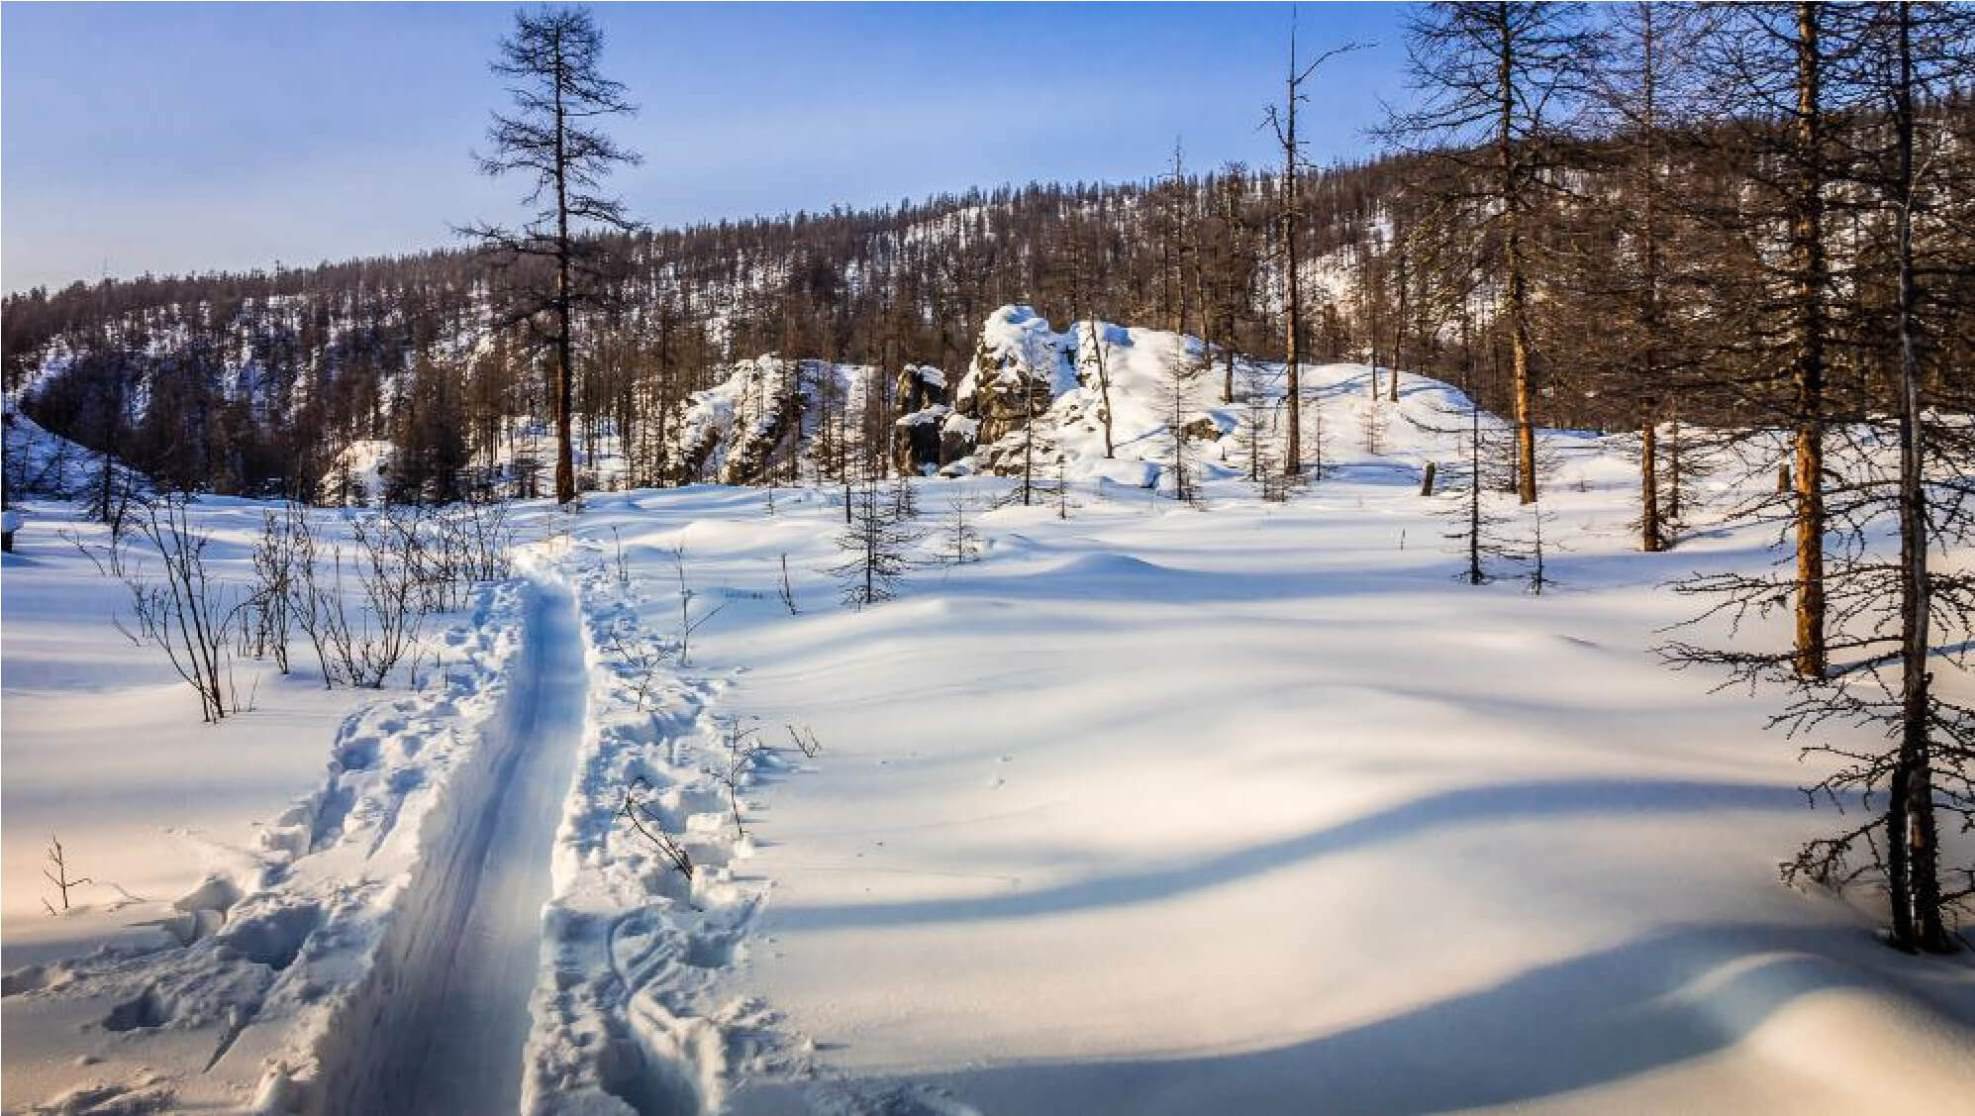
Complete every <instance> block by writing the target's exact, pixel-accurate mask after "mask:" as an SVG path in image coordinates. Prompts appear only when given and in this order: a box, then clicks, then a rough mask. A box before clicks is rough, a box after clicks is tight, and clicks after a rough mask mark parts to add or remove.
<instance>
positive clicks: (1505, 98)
mask: <svg viewBox="0 0 1975 1116" xmlns="http://www.w3.org/2000/svg"><path fill="white" fill-rule="evenodd" d="M1582 15H1583V9H1582V5H1579V4H1571V3H1556V4H1546V3H1534V2H1519V3H1507V2H1498V3H1480V4H1455V3H1441V4H1433V5H1430V6H1428V7H1427V8H1425V9H1424V10H1423V12H1422V14H1421V15H1419V16H1418V17H1416V18H1414V19H1413V20H1412V22H1411V25H1410V27H1409V29H1408V38H1409V40H1410V41H1409V44H1408V54H1409V59H1410V68H1411V71H1412V78H1413V85H1414V87H1415V88H1416V89H1418V90H1419V91H1420V92H1421V93H1422V94H1423V100H1422V101H1421V102H1420V103H1419V105H1418V106H1417V107H1415V108H1412V109H1409V110H1406V111H1404V112H1399V113H1396V114H1394V116H1393V118H1392V120H1391V121H1390V123H1389V124H1388V125H1387V127H1386V129H1385V134H1386V135H1387V136H1388V137H1391V138H1393V139H1395V140H1397V141H1399V142H1400V143H1403V144H1408V145H1414V146H1420V145H1424V146H1426V147H1427V148H1429V149H1431V150H1432V151H1433V152H1434V153H1435V155H1436V157H1439V158H1444V159H1451V160H1454V161H1457V162H1460V163H1463V164H1474V166H1473V167H1471V168H1470V169H1473V170H1475V171H1476V172H1477V173H1479V172H1480V170H1481V169H1482V168H1481V165H1480V161H1481V160H1483V159H1488V160H1492V163H1493V166H1492V168H1491V169H1492V172H1493V173H1492V178H1493V182H1492V185H1491V186H1490V187H1489V188H1488V190H1487V192H1486V201H1487V203H1488V205H1487V209H1486V210H1485V212H1487V213H1488V214H1489V217H1488V220H1489V223H1490V224H1492V225H1494V226H1495V228H1496V231H1497V235H1498V237H1499V241H1500V247H1501V255H1500V261H1501V262H1500V274H1499V279H1500V284H1499V287H1500V290H1501V292H1502V294H1501V310H1500V313H1501V317H1502V318H1503V320H1504V322H1505V324H1506V326H1507V330H1508V334H1509V345H1510V358H1511V365H1512V371H1511V390H1512V391H1513V394H1514V402H1515V433H1516V437H1515V447H1516V457H1515V460H1516V486H1517V494H1518V495H1519V497H1520V498H1521V500H1522V502H1523V503H1525V504H1530V503H1534V502H1535V501H1536V496H1537V491H1536V490H1537V476H1536V416H1535V398H1536V391H1535V387H1534V370H1533V367H1532V361H1531V340H1530V338H1531V310H1530V286H1531V280H1532V275H1531V259H1530V251H1531V241H1530V232H1531V226H1532V224H1533V222H1534V221H1535V220H1536V219H1537V218H1538V216H1539V215H1540V208H1541V206H1542V205H1543V204H1544V203H1545V200H1546V195H1547V194H1548V193H1549V192H1550V191H1552V190H1554V189H1555V188H1556V184H1555V182H1554V179H1553V178H1552V177H1551V176H1550V175H1549V173H1548V172H1550V171H1552V170H1553V169H1554V168H1555V163H1554V160H1555V154H1554V146H1555V145H1553V144H1551V143H1549V142H1548V141H1549V140H1550V139H1552V138H1553V136H1554V134H1555V133H1556V131H1557V130H1558V129H1559V126H1560V123H1561V118H1562V117H1563V115H1564V114H1566V113H1567V112H1569V111H1570V110H1571V109H1572V108H1573V107H1574V105H1575V102H1576V98H1577V95H1578V94H1580V93H1581V92H1582V91H1583V89H1584V86H1585V83H1586V81H1587V80H1588V74H1587V71H1588V67H1589V64H1590V63H1591V62H1592V60H1593V59H1594V57H1595V53H1594V49H1593V48H1594V44H1595V40H1594V39H1593V38H1592V37H1591V36H1590V35H1589V33H1588V32H1586V30H1585V29H1584V28H1583V26H1582Z"/></svg>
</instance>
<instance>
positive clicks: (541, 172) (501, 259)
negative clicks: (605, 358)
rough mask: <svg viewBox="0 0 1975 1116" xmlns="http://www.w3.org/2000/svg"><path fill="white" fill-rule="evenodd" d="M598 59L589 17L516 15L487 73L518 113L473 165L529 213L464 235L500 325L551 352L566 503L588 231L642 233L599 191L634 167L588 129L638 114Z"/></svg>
mask: <svg viewBox="0 0 1975 1116" xmlns="http://www.w3.org/2000/svg"><path fill="white" fill-rule="evenodd" d="M602 52H603V32H601V31H600V30H598V29H597V25H596V23H595V21H594V20H592V19H591V17H590V13H589V12H588V11H587V10H585V9H582V8H553V9H543V10H541V11H537V12H532V13H531V12H526V11H518V12H516V13H515V16H514V33H513V35H511V36H510V37H508V38H506V39H502V40H501V45H500V57H499V58H498V59H497V60H496V61H495V62H494V63H493V70H494V72H495V73H497V74H500V75H501V76H503V77H506V78H510V79H512V80H513V81H514V84H513V85H512V86H511V87H510V88H509V93H510V94H511V95H512V96H513V97H514V104H515V111H514V112H513V113H512V114H508V113H499V112H497V113H495V114H494V122H493V125H492V126H491V127H490V128H489V129H488V131H487V139H488V142H489V143H490V144H491V145H492V150H491V151H490V153H488V154H486V155H483V156H479V162H480V170H481V172H482V173H484V174H487V175H492V176H500V175H505V174H509V173H512V172H519V173H520V174H522V175H523V176H524V177H525V178H526V179H528V180H529V181H531V182H532V184H533V185H532V188H531V189H530V191H529V192H528V195H527V197H526V203H527V204H528V205H531V206H535V207H537V208H536V209H535V212H534V213H533V214H532V215H531V216H530V217H529V219H528V221H527V223H525V224H523V225H522V226H521V227H520V228H518V229H508V228H503V227H500V226H497V225H489V224H477V225H471V226H468V227H467V228H465V229H463V230H462V232H464V233H465V234H466V235H468V236H471V237H474V238H476V239H478V240H479V241H480V243H481V245H482V247H483V248H484V249H486V250H488V251H490V252H492V253H494V255H495V256H496V259H497V261H498V263H499V266H500V271H501V274H502V275H503V276H504V277H505V278H506V279H507V284H506V290H505V292H504V293H505V294H506V296H507V303H506V308H505V312H504V318H505V322H506V324H513V323H526V324H527V325H528V326H529V329H530V332H531V334H532V336H533V337H534V338H535V339H536V340H537V341H539V342H542V343H544V344H546V345H547V346H548V347H549V348H550V349H551V350H552V351H553V354H554V361H555V367H554V380H553V391H552V395H553V399H552V400H551V406H552V408H553V411H554V414H555V429H556V457H555V495H556V501H557V502H558V503H564V504H566V503H569V502H570V501H571V500H574V499H575V498H576V469H575V462H574V460H573V454H572V452H571V449H570V411H571V407H572V401H573V399H574V388H573V384H574V381H575V367H574V365H575V350H576V343H575V324H576V316H577V311H578V310H579V309H580V308H581V307H582V306H584V305H586V304H590V303H594V302H597V301H598V300H600V299H601V298H602V297H603V291H604V285H603V284H602V283H600V282H598V280H599V279H601V278H602V270H601V265H602V263H603V258H602V256H601V255H600V254H599V252H598V251H597V247H598V245H597V242H596V241H595V239H594V238H593V237H588V236H585V235H584V233H585V228H586V226H587V227H588V228H590V229H592V230H595V229H602V230H608V231H616V232H628V231H631V230H633V229H635V228H637V227H638V223H637V222H636V221H634V220H632V219H631V218H630V217H629V216H628V215H627V214H626V211H625V208H624V203H623V202H622V201H620V200H619V199H617V198H613V197H607V196H605V195H604V194H603V193H602V192H601V191H602V182H603V178H604V176H605V175H607V174H609V173H610V172H611V171H612V170H613V169H615V168H616V167H618V166H621V165H626V164H633V165H634V164H636V163H638V162H639V161H640V160H639V156H638V155H637V153H635V152H633V151H629V150H627V149H625V148H623V147H620V146H618V144H617V142H616V141H614V140H612V139H611V138H610V137H609V136H606V135H605V134H603V132H601V131H599V130H598V129H597V128H596V127H595V126H594V125H593V123H592V122H593V121H595V120H596V119H598V118H599V117H605V116H617V115H625V114H628V113H631V112H634V111H636V109H635V106H633V105H632V104H631V103H630V102H629V101H627V100H625V98H624V86H623V84H622V83H620V82H615V81H612V80H610V79H609V78H606V77H604V76H603V74H602V73H601V72H600V71H599V70H598V68H597V65H598V58H599V55H601V54H602ZM530 263H532V264H534V265H535V266H526V265H528V264H530ZM543 264H546V265H548V266H547V268H546V269H545V268H543V267H542V266H541V265H543ZM544 270H547V271H548V274H546V275H544V274H543V273H542V272H543V271H544Z"/></svg>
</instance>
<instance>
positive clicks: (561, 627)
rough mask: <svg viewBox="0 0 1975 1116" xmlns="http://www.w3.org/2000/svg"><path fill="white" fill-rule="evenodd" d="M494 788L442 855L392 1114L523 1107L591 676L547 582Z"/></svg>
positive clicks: (533, 617)
mask: <svg viewBox="0 0 1975 1116" xmlns="http://www.w3.org/2000/svg"><path fill="white" fill-rule="evenodd" d="M525 639H526V645H525V648H524V651H523V657H522V659H521V662H520V666H519V674H518V676H517V677H516V679H515V681H514V687H515V691H514V693H513V696H512V697H513V705H512V706H511V713H510V716H509V717H508V718H507V722H506V725H505V728H504V731H505V733H506V734H507V739H505V740H502V741H499V742H498V743H499V744H500V746H501V747H502V749H503V751H502V753H501V755H500V759H499V768H498V770H497V773H496V776H495V779H494V782H493V786H492V788H491V790H490V792H489V793H488V794H487V795H486V796H485V797H484V799H483V800H482V801H481V802H480V803H479V804H478V805H477V808H476V809H475V810H474V811H473V812H471V813H469V814H468V815H466V816H463V817H461V818H460V819H459V824H461V825H470V826H472V827H474V830H473V833H472V835H471V836H470V837H468V838H467V839H465V840H462V841H461V842H460V844H459V846H458V851H457V853H456V854H455V856H454V858H453V861H452V862H451V863H449V864H446V865H445V866H444V869H443V870H444V871H445V873H446V876H447V887H446V889H445V891H444V894H445V895H446V896H447V898H446V899H445V900H444V901H442V902H441V903H440V904H438V906H437V909H435V910H433V911H431V912H429V914H428V915H427V917H426V923H427V924H426V925H425V926H423V927H421V930H420V932H421V933H424V934H438V935H443V936H444V937H443V938H442V941H441V943H435V944H439V945H440V948H439V950H438V951H437V954H438V956H439V957H440V958H442V959H443V960H444V964H445V971H444V972H443V973H434V974H429V975H428V976H427V979H428V980H430V981H431V984H430V985H429V986H428V987H427V989H426V993H427V1002H426V1003H425V1004H424V1005H423V1010H422V1011H421V1012H420V1013H419V1014H420V1015H421V1016H422V1018H421V1019H419V1021H418V1023H417V1025H416V1026H415V1027H414V1028H413V1029H412V1032H411V1033H410V1034H409V1035H407V1036H406V1037H407V1039H408V1040H409V1041H407V1042H406V1043H404V1045H403V1046H402V1047H400V1053H401V1055H402V1056H404V1057H407V1058H409V1059H411V1062H410V1064H407V1065H405V1066H403V1067H402V1068H401V1070H400V1072H399V1073H397V1074H393V1075H392V1077H394V1078H395V1079H396V1080H397V1081H398V1082H400V1083H401V1084H400V1085H399V1087H397V1088H390V1089H388V1090H387V1091H386V1095H385V1096H384V1097H383V1098H382V1099H383V1100H384V1101H385V1102H386V1104H387V1105H388V1108H387V1112H388V1113H391V1114H396V1113H405V1114H409V1113H441V1112H457V1113H484V1114H488V1116H493V1114H498V1113H504V1112H514V1111H516V1110H517V1109H518V1107H519V1105H520V1095H521V1060H522V1047H523V1045H524V1044H525V1043H526V1041H527V1038H528V1023H529V1019H528V997H529V993H530V992H531V990H532V989H533V987H534V983H535V975H536V972H537V970H538V967H539V953H540V950H541V913H542V906H543V904H544V903H546V902H547V901H548V899H549V897H550V881H549V859H550V851H551V849H552V848H553V846H554V842H555V832H556V825H557V823H558V822H559V821H560V819H561V817H562V802H563V797H564V795H565V794H566V793H567V792H568V789H569V780H570V777H571V773H572V771H573V765H574V762H575V756H576V751H577V746H578V744H579V742H580V741H581V739H582V732H583V707H584V700H585V694H586V686H587V682H586V679H585V675H584V669H583V642H582V639H581V637H580V636H579V634H578V631H577V628H576V604H575V600H574V598H573V597H572V596H571V595H570V592H569V590H568V589H566V588H564V587H562V586H560V585H555V584H551V583H548V582H546V581H541V582H537V583H536V584H535V585H534V587H533V589H532V599H531V601H530V604H529V609H528V618H527V634H526V636H525Z"/></svg>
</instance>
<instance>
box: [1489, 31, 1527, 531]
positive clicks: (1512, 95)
mask: <svg viewBox="0 0 1975 1116" xmlns="http://www.w3.org/2000/svg"><path fill="white" fill-rule="evenodd" d="M1500 19H1501V27H1500V35H1501V42H1500V63H1499V66H1498V68H1497V71H1496V74H1497V81H1498V89H1497V96H1498V98H1499V104H1498V110H1499V119H1500V123H1499V125H1498V127H1497V129H1496V137H1495V142H1496V153H1497V156H1498V158H1499V161H1500V164H1501V167H1500V169H1501V175H1502V179H1501V186H1500V189H1501V194H1502V219H1503V222H1504V230H1503V259H1504V263H1505V264H1506V265H1507V267H1508V303H1509V306H1508V310H1509V351H1510V360H1511V370H1512V383H1513V388H1514V392H1515V410H1516V494H1517V495H1518V496H1519V497H1520V498H1521V500H1522V502H1523V503H1525V504H1533V503H1535V502H1536V425H1535V408H1534V407H1533V406H1532V405H1531V400H1530V383H1529V292H1528V286H1527V278H1526V276H1525V275H1524V271H1523V269H1524V266H1525V262H1524V260H1523V250H1522V202H1523V198H1522V183H1521V182H1520V180H1519V178H1520V168H1519V167H1518V165H1517V156H1516V152H1515V142H1514V140H1515V136H1514V123H1513V122H1514V114H1515V107H1516V89H1515V45H1514V40H1513V37H1512V36H1513V30H1512V23H1511V19H1512V17H1511V14H1510V12H1509V10H1508V5H1506V4H1504V5H1502V6H1501V11H1500Z"/></svg>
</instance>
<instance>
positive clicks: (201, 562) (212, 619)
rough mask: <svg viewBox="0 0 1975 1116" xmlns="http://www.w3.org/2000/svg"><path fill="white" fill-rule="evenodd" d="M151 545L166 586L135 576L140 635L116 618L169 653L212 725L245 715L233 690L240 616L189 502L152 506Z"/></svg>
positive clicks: (136, 639)
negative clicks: (209, 562)
mask: <svg viewBox="0 0 1975 1116" xmlns="http://www.w3.org/2000/svg"><path fill="white" fill-rule="evenodd" d="M138 528H139V531H140V532H141V534H142V535H143V537H144V539H145V540H146V541H147V542H149V543H150V545H151V547H152V549H154V550H155V551H156V552H157V555H158V557H159V559H160V560H161V564H162V565H163V568H164V578H163V580H162V581H153V580H151V579H149V578H147V577H145V576H143V575H142V574H141V573H138V572H135V571H130V572H127V574H126V576H125V577H124V579H123V580H124V585H125V586H127V587H128V588H129V590H130V603H131V611H132V614H133V616H134V618H135V621H136V625H137V627H136V630H135V631H132V630H131V629H130V628H129V627H127V626H125V625H124V623H123V621H122V619H121V618H117V619H115V620H114V623H115V624H116V626H117V629H118V630H119V631H121V632H123V633H124V635H125V636H126V637H128V638H129V639H130V641H131V642H132V643H133V644H136V645H138V646H144V645H146V644H148V645H150V646H152V647H156V648H157V649H158V650H159V651H161V652H163V653H164V656H165V658H166V660H167V661H169V662H170V663H171V666H172V670H174V671H175V672H177V674H178V676H179V677H180V678H182V679H184V680H185V684H186V685H188V686H190V687H192V689H193V690H194V691H195V692H197V693H198V695H199V713H200V717H201V718H202V719H203V720H205V721H206V722H207V723H209V724H211V723H216V722H218V721H221V720H224V719H225V718H226V716H227V714H228V713H233V712H239V708H238V706H239V704H240V703H239V702H238V701H237V700H236V695H235V692H234V690H233V687H232V685H231V669H230V668H231V661H232V653H233V652H232V647H231V646H230V644H229V641H228V638H227V633H228V630H229V629H230V627H231V626H232V624H233V622H234V618H235V616H236V614H237V612H238V602H237V601H236V602H235V605H234V607H228V606H227V604H226V591H225V587H224V586H223V585H221V584H220V583H219V582H217V581H216V580H214V579H213V578H211V577H209V576H208V574H207V571H206V558H205V553H206V547H207V545H208V544H210V543H211V542H212V539H211V538H210V537H209V536H207V535H204V534H201V533H199V532H198V531H195V530H193V529H192V524H191V519H190V514H189V512H188V510H187V501H186V499H185V498H184V497H182V496H165V497H162V498H160V499H158V500H156V501H154V502H152V503H150V504H147V505H145V507H144V516H143V518H142V519H140V520H139V521H138Z"/></svg>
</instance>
